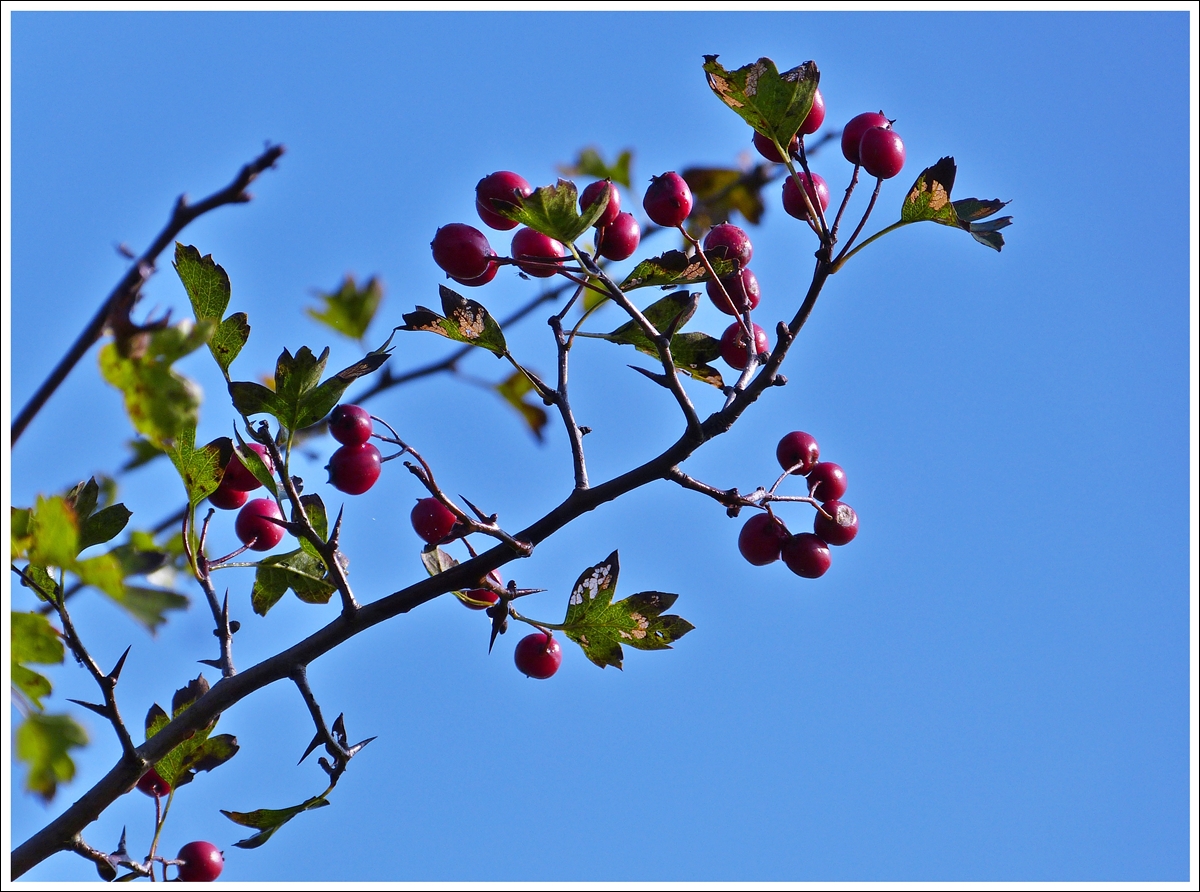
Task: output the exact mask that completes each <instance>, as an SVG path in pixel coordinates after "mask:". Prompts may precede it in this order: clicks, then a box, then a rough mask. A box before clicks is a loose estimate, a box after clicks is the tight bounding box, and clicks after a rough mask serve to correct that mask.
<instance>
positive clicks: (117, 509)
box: [79, 504, 133, 551]
mask: <svg viewBox="0 0 1200 892" xmlns="http://www.w3.org/2000/svg"><path fill="white" fill-rule="evenodd" d="M132 516H133V512H132V511H130V510H129V509H128V508H126V507H125V506H124V505H121V504H117V505H109V506H108V507H107V508H101V509H100V510H99V511H97V512H96V513H95V514H93V515H91V516H90V517H88V518H87V519H86V520H85V521H83V523H82V525H81V526H80V528H79V550H80V551H83V550H84V549H85V548H88V547H90V546H92V545H99V544H100V543H102V542H108V541H110V540H111V539H113V538H115V537H116V535H117V534H118V533H120V532H121V530H123V529H125V525H126V524H128V523H129V518H131V517H132Z"/></svg>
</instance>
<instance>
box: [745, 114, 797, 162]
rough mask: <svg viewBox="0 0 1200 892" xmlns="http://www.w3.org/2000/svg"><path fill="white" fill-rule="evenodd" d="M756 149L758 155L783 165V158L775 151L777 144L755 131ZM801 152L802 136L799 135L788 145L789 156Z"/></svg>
mask: <svg viewBox="0 0 1200 892" xmlns="http://www.w3.org/2000/svg"><path fill="white" fill-rule="evenodd" d="M805 120H807V119H805ZM754 148H756V149H758V154H760V155H762V156H763V157H764V158H766V159H767V160H768V161H774V162H775V163H776V164H782V163H783V156H782V155H780V154H779V152H777V151H776V150H775V143H773V142H771V140H770V138H769V137H766V136H763V135H762V134H761V133H759V132H758V131H757V130H755V131H754ZM799 151H800V134H799V133H797V134H796V135H795V136H793V137H792V141H791V142H790V143H788V154H789V155H793V156H794V155H795V154H796V153H797V152H799Z"/></svg>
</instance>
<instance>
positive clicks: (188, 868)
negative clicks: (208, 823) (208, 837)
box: [175, 842, 225, 883]
mask: <svg viewBox="0 0 1200 892" xmlns="http://www.w3.org/2000/svg"><path fill="white" fill-rule="evenodd" d="M175 860H176V861H182V862H183V863H182V864H180V865H179V879H181V880H183V882H185V883H211V882H212V881H213V880H215V879H216V878H217V877H219V876H220V875H221V870H222V869H223V868H224V867H225V857H224V856H223V855H222V854H221V851H220V849H218V848H217V847H216V846H214V845H213V844H212V843H211V842H189V843H188V844H187V845H186V846H184V847H183V848H182V849H180V850H179V854H178V855H176V856H175Z"/></svg>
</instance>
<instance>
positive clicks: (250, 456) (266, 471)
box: [230, 428, 279, 498]
mask: <svg viewBox="0 0 1200 892" xmlns="http://www.w3.org/2000/svg"><path fill="white" fill-rule="evenodd" d="M233 435H234V436H235V437H237V445H236V446H234V445H232V443H231V444H230V446H231V449H232V451H233V454H234V455H236V456H237V457H238V461H240V462H241V463H242V467H244V468H245V469H246V470H247V471H249V472H250V473H251V474H253V475H254V479H255V480H257V481H258V482H259V483H261V484H262V485H263V486H265V487H266V488H267V489H268V490H270V492H271V495H273V496H275V497H276V498H278V497H279V484H277V483H276V482H275V475H274V474H273V473H271V470H270V468H268V467H267V463H266V462H265V461H263V457H262V456H261V455H259V454H258V453H257V452H255V451H254V450H253V449H251V448H250V447H249V446H247V445H246V441H245V440H243V439H242V435H241V434H240V433H238V431H237V428H234V429H233Z"/></svg>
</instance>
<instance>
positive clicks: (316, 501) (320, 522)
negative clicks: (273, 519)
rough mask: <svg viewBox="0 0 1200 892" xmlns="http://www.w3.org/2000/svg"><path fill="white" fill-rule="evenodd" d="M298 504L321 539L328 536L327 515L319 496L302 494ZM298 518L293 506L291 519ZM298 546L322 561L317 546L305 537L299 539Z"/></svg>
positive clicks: (296, 519) (294, 520) (297, 519)
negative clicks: (302, 507) (301, 506)
mask: <svg viewBox="0 0 1200 892" xmlns="http://www.w3.org/2000/svg"><path fill="white" fill-rule="evenodd" d="M300 504H301V505H303V506H304V513H305V514H306V515H307V516H308V522H309V524H310V525H311V526H312V528H313V531H314V532H315V533H316V534H317V535H318V536H320V537H321V538H322V539H328V538H329V517H328V516H327V515H326V513H325V503H324V502H322V501H321V497H320V496H319V495H317V494H316V493H315V492H314V493H309V494H308V495H303V496H301V497H300ZM299 520H300V516H299V512H298V511H296V509H295V508H293V509H292V521H293V522H296V521H299ZM300 548H301V549H302V550H303V551H306V552H308V554H309V555H311V556H312V557H314V558H316V559H317V560H318V561H321V562H322V566H324V562H323V561H322V558H321V553H320V552H319V551H317V547H316V546H315V545H313V544H312V543H311V542H309V541H308V540H307V539H304V538H301V539H300Z"/></svg>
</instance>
